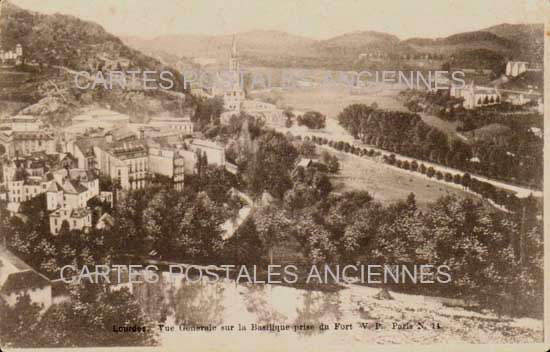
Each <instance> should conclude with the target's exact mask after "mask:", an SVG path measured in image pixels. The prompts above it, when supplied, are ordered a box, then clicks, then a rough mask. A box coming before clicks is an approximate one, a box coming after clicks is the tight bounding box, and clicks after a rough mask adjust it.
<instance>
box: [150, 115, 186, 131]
mask: <svg viewBox="0 0 550 352" xmlns="http://www.w3.org/2000/svg"><path fill="white" fill-rule="evenodd" d="M148 125H149V126H152V127H157V128H159V129H167V130H175V131H181V132H182V133H183V134H192V133H193V122H191V118H190V117H188V116H187V117H161V116H158V117H153V118H152V119H151V121H149V124H148Z"/></svg>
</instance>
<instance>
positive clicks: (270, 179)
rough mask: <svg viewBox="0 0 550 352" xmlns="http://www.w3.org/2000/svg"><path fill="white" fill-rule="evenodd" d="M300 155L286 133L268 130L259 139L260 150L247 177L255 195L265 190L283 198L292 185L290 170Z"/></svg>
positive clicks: (250, 164) (252, 161) (257, 195)
mask: <svg viewBox="0 0 550 352" xmlns="http://www.w3.org/2000/svg"><path fill="white" fill-rule="evenodd" d="M297 156H298V152H297V150H296V148H295V147H294V146H293V145H292V143H290V142H289V141H288V139H287V138H286V137H285V135H283V134H281V133H278V132H275V131H268V132H266V133H265V134H264V135H262V136H261V137H260V138H259V139H258V150H257V152H256V153H255V155H254V156H253V158H252V160H251V161H250V162H249V165H248V166H247V170H246V177H247V178H248V184H249V186H250V190H251V191H252V193H253V194H254V196H255V197H259V196H260V195H261V194H262V193H263V192H264V191H267V192H269V193H270V194H271V195H273V196H275V197H277V198H279V199H282V197H283V195H284V193H285V192H286V191H287V190H288V189H290V188H291V187H292V181H291V180H290V172H291V171H292V170H293V169H294V163H295V160H296V158H297Z"/></svg>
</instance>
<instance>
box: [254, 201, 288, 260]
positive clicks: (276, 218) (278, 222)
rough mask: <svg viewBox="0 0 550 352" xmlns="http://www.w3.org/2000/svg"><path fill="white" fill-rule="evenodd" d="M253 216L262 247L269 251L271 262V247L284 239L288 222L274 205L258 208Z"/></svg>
mask: <svg viewBox="0 0 550 352" xmlns="http://www.w3.org/2000/svg"><path fill="white" fill-rule="evenodd" d="M253 217H254V224H255V225H256V229H257V231H258V236H259V238H260V239H261V241H262V243H263V248H264V250H267V251H268V252H269V253H268V257H269V263H270V264H273V249H274V248H275V246H276V245H277V244H279V243H281V242H282V241H284V240H285V239H286V237H287V233H288V228H289V227H288V226H289V224H290V222H289V220H288V219H287V218H286V217H285V216H284V214H283V212H281V211H280V210H279V209H278V208H277V207H276V206H274V205H268V206H264V207H262V208H260V209H258V210H257V211H256V212H255V213H254V214H253Z"/></svg>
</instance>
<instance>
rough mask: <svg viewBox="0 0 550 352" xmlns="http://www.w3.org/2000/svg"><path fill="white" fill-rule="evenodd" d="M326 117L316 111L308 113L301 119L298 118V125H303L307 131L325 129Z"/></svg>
mask: <svg viewBox="0 0 550 352" xmlns="http://www.w3.org/2000/svg"><path fill="white" fill-rule="evenodd" d="M325 120H326V117H325V115H323V114H321V113H320V112H318V111H308V112H306V113H304V114H303V115H302V116H301V117H300V116H298V125H304V126H306V127H308V128H309V129H321V128H325V124H326V122H325Z"/></svg>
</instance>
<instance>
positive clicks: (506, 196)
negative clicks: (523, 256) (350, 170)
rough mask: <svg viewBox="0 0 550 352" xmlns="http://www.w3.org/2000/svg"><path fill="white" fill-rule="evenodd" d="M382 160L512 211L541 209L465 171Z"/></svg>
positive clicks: (345, 146) (339, 146) (346, 147)
mask: <svg viewBox="0 0 550 352" xmlns="http://www.w3.org/2000/svg"><path fill="white" fill-rule="evenodd" d="M306 138H307V139H308V140H311V141H312V142H314V143H316V144H321V145H328V146H330V147H333V148H335V149H336V150H339V151H343V152H346V153H351V154H355V155H358V156H364V157H380V156H381V155H382V153H380V152H378V151H375V150H374V149H368V148H360V147H356V146H354V145H351V144H349V143H348V142H342V141H338V142H334V141H329V140H327V139H326V138H323V137H316V136H312V137H311V138H309V137H306ZM383 160H384V161H385V162H386V163H388V164H390V165H395V166H397V167H400V168H403V169H405V170H411V171H416V172H420V173H422V174H425V175H427V176H428V177H434V178H436V179H438V180H445V181H447V182H452V183H456V184H459V185H462V186H463V187H464V188H467V189H470V190H471V191H472V192H475V193H477V194H479V195H480V196H481V197H483V198H485V199H489V200H491V201H493V202H495V203H496V204H498V205H500V206H503V207H504V208H506V209H508V210H510V211H513V212H520V211H523V208H524V206H526V204H529V205H528V206H529V207H530V209H533V212H535V213H540V211H541V209H542V206H541V204H539V202H537V201H535V200H534V198H533V197H532V196H530V197H528V198H527V199H522V198H518V197H517V196H516V195H515V194H514V193H513V192H510V191H506V190H504V189H500V188H497V187H495V186H493V185H492V184H490V183H488V182H484V181H480V180H478V179H477V178H473V177H471V175H470V174H469V173H467V172H466V173H463V174H459V173H455V174H451V173H450V172H445V173H444V172H441V171H436V170H435V169H434V168H433V167H431V166H429V167H426V166H425V165H424V164H423V163H420V164H419V163H418V162H417V161H415V160H413V161H412V162H409V161H408V160H401V159H398V158H396V156H395V154H390V155H384V156H383ZM531 204H533V205H531Z"/></svg>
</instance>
